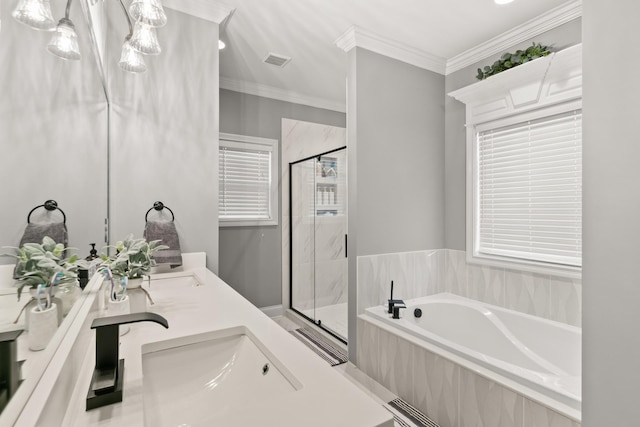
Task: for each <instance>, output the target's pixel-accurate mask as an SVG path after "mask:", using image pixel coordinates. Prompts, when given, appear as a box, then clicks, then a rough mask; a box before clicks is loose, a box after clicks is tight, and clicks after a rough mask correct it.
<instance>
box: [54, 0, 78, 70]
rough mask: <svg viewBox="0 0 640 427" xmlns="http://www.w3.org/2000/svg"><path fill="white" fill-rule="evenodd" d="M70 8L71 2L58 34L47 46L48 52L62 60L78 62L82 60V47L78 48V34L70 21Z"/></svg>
mask: <svg viewBox="0 0 640 427" xmlns="http://www.w3.org/2000/svg"><path fill="white" fill-rule="evenodd" d="M70 8H71V0H68V1H67V9H66V11H65V14H64V18H62V19H61V20H60V21H59V22H58V26H57V28H56V32H55V33H54V34H53V37H51V41H50V42H49V45H47V50H48V51H49V52H51V53H52V54H54V55H56V56H58V57H60V58H62V59H72V60H78V59H80V47H79V46H78V34H77V33H76V29H75V27H74V26H73V22H71V19H69V9H70Z"/></svg>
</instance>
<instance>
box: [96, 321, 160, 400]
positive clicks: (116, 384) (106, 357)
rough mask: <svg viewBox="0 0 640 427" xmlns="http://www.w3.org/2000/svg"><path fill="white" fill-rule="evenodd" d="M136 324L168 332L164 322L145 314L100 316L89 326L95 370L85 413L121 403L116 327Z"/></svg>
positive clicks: (121, 374)
mask: <svg viewBox="0 0 640 427" xmlns="http://www.w3.org/2000/svg"><path fill="white" fill-rule="evenodd" d="M136 322H155V323H158V324H160V325H162V326H164V327H165V328H167V329H169V323H168V322H167V319H165V318H164V317H162V316H160V315H159V314H156V313H149V312H143V313H133V314H123V315H121V316H111V317H100V318H98V319H95V320H94V321H93V323H92V324H91V329H95V330H96V367H95V368H94V370H93V376H92V378H91V384H90V385H89V392H88V393H87V404H86V410H87V411H88V410H90V409H95V408H100V407H102V406H106V405H110V404H112V403H118V402H122V387H123V384H124V359H118V353H119V345H118V336H119V327H118V326H119V325H126V324H127V323H136Z"/></svg>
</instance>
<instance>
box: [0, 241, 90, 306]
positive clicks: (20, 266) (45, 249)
mask: <svg viewBox="0 0 640 427" xmlns="http://www.w3.org/2000/svg"><path fill="white" fill-rule="evenodd" d="M13 249H15V251H16V253H15V254H5V255H7V256H12V257H14V258H16V259H17V263H16V268H15V271H14V277H15V278H16V279H17V287H18V300H19V299H20V296H21V294H22V290H23V289H24V287H25V286H29V287H30V288H31V289H32V291H33V292H35V290H36V289H37V287H38V285H43V287H45V288H46V287H49V286H51V285H56V286H58V287H59V288H65V287H72V286H74V285H76V283H77V278H78V274H77V269H78V266H77V265H76V264H75V262H76V260H77V258H78V257H77V256H76V255H73V256H72V257H71V258H68V259H65V258H64V254H65V251H66V250H67V249H68V248H65V247H64V245H63V244H62V243H56V242H55V241H54V240H53V239H52V238H50V237H48V236H45V237H44V238H43V239H42V243H25V244H24V245H23V246H22V247H21V248H13Z"/></svg>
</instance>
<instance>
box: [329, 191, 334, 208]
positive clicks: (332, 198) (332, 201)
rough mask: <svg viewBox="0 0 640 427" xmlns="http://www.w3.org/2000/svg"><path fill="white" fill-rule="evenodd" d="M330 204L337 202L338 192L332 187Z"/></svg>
mask: <svg viewBox="0 0 640 427" xmlns="http://www.w3.org/2000/svg"><path fill="white" fill-rule="evenodd" d="M329 204H330V205H335V204H336V193H335V191H334V190H333V188H331V189H330V190H329Z"/></svg>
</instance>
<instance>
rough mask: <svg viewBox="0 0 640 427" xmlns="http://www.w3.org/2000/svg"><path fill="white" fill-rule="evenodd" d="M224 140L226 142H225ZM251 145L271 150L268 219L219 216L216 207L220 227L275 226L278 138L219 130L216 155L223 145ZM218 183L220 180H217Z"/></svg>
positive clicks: (276, 220)
mask: <svg viewBox="0 0 640 427" xmlns="http://www.w3.org/2000/svg"><path fill="white" fill-rule="evenodd" d="M225 142H226V144H225ZM251 146H254V147H253V148H255V146H260V147H265V148H266V149H267V150H268V151H270V152H271V162H270V176H271V177H270V181H269V214H270V215H269V216H270V218H269V219H258V218H246V219H242V218H221V217H220V213H221V211H220V209H218V224H219V226H220V227H262V226H274V225H275V226H277V225H278V222H279V218H278V215H279V210H278V183H279V178H280V172H279V168H278V162H279V156H278V140H277V139H269V138H259V137H255V136H247V135H236V134H231V133H223V132H220V134H219V137H218V156H220V151H221V150H222V149H223V147H236V148H237V147H242V148H252V147H251ZM219 158H220V157H218V181H220V173H221V170H220V160H219ZM218 185H220V182H218ZM221 195H222V194H221V193H219V194H218V204H220V197H221Z"/></svg>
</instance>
